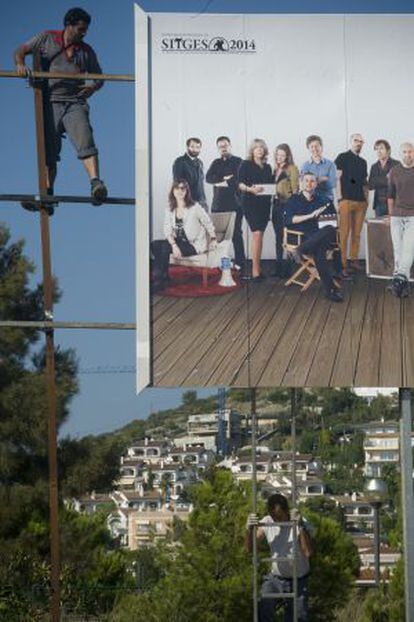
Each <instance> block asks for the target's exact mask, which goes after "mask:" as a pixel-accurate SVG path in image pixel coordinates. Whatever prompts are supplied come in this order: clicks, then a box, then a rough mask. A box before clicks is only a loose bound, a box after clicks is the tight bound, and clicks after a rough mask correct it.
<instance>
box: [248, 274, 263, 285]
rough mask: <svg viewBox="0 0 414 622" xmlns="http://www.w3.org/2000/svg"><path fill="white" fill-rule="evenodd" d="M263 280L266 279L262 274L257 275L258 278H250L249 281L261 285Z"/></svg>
mask: <svg viewBox="0 0 414 622" xmlns="http://www.w3.org/2000/svg"><path fill="white" fill-rule="evenodd" d="M265 278H266V277H265V276H264V275H263V274H259V275H258V276H252V278H251V279H250V280H251V281H252V283H261V282H262V281H264V280H265Z"/></svg>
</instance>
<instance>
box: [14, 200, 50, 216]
mask: <svg viewBox="0 0 414 622" xmlns="http://www.w3.org/2000/svg"><path fill="white" fill-rule="evenodd" d="M20 205H21V206H22V207H23V209H26V210H27V211H28V212H39V211H40V208H39V205H38V204H37V203H36V202H35V201H22V202H21V203H20ZM44 206H45V210H46V211H47V213H48V214H49V216H53V214H54V213H55V207H56V206H57V203H44Z"/></svg>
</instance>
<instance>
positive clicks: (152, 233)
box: [136, 9, 414, 388]
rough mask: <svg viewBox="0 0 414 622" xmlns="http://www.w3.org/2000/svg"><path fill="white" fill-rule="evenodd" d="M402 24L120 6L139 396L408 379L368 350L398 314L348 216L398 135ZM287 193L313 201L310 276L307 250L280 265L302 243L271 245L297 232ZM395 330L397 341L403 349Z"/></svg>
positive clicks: (403, 116) (360, 216) (403, 84)
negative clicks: (132, 113) (131, 40)
mask: <svg viewBox="0 0 414 622" xmlns="http://www.w3.org/2000/svg"><path fill="white" fill-rule="evenodd" d="M140 20H141V21H140ZM140 24H141V25H140ZM413 25H414V24H413V16H412V15H372V14H370V15H338V14H336V15H316V14H314V15H288V14H284V15H282V14H277V15H250V14H249V15H213V14H201V15H196V16H194V15H191V14H177V13H174V14H166V13H162V14H161V13H157V14H152V15H150V16H149V15H146V14H144V13H143V12H141V11H140V10H139V9H137V29H139V28H140V31H139V32H138V30H137V50H140V49H141V50H143V49H144V48H145V51H144V52H142V54H143V56H145V54H147V56H146V57H145V58H146V61H144V62H143V65H142V67H141V68H140V66H139V63H138V64H137V86H136V88H137V93H136V95H137V141H141V142H142V140H143V137H144V139H145V140H146V141H147V142H146V148H145V149H144V150H142V149H141V150H140V148H139V147H138V150H137V161H136V172H137V192H139V191H141V192H142V190H143V188H144V187H145V185H146V184H147V186H146V187H147V189H148V197H147V199H145V201H144V202H143V201H142V200H141V201H140V200H138V205H137V215H138V216H137V223H138V226H137V271H138V287H137V292H138V293H137V325H138V333H139V339H138V353H141V355H140V354H139V356H138V368H139V369H138V376H139V377H138V387H139V388H140V387H141V388H142V387H143V386H145V385H146V384H148V383H151V384H153V385H154V386H195V385H199V386H209V385H211V386H213V385H217V384H222V385H227V386H278V385H285V386H306V385H313V386H328V385H331V386H353V385H359V386H362V385H364V386H378V385H383V386H385V385H386V386H401V383H406V384H410V383H411V382H412V381H413V380H414V377H413V369H412V366H411V365H410V363H409V362H407V361H406V360H405V359H404V360H402V359H401V357H403V354H402V350H401V352H398V353H397V354H396V352H395V348H394V347H393V343H392V339H391V338H390V339H389V343H388V339H387V338H385V339H383V340H382V346H381V348H380V347H379V343H380V342H381V339H382V336H383V335H384V333H385V332H386V331H387V327H388V325H391V324H392V319H393V316H392V317H391V316H390V317H389V316H388V313H390V314H392V313H393V312H392V311H391V310H390V309H388V307H389V306H390V307H392V306H393V305H394V303H395V304H403V303H402V302H401V301H394V300H393V301H392V304H391V303H390V304H389V301H388V298H387V297H386V294H385V293H384V292H385V289H386V282H381V283H380V284H378V283H377V282H368V280H367V278H366V275H365V273H364V270H365V252H366V251H365V249H366V243H365V242H366V240H365V236H366V223H365V220H366V219H370V218H374V217H375V213H374V209H373V208H374V204H373V203H374V201H375V202H376V203H375V208H376V209H377V207H378V206H377V200H378V197H379V196H380V193H379V190H378V189H377V187H376V186H375V184H374V185H372V184H371V190H370V192H369V193H368V176H369V173H370V170H371V167H372V165H374V164H375V163H376V162H377V160H378V157H379V155H378V154H379V152H378V150H374V143H375V141H377V140H378V139H385V141H386V143H389V144H390V145H391V148H392V158H399V154H398V152H399V146H400V145H401V143H403V142H404V141H409V140H410V139H411V137H412V130H411V125H410V118H411V117H410V107H411V99H412V98H411V94H412V91H413V87H412V86H411V83H410V79H409V77H410V76H411V75H412V71H413V68H414V52H413V51H412V50H411V49H410V48H407V45H406V42H407V40H409V37H410V32H411V31H412V27H413ZM144 33H145V35H144ZM146 37H147V40H146ZM137 55H138V56H137V57H139V51H138V52H137ZM145 67H146V69H145ZM145 71H148V76H147V77H146V74H145ZM143 78H145V79H144V80H143ZM146 88H147V89H148V91H146ZM140 98H141V104H139V101H140ZM142 98H144V99H145V98H146V99H145V102H143V101H142ZM146 106H148V109H147V110H146ZM140 114H141V117H140ZM145 119H146V120H147V121H148V128H145V127H143V123H144V122H145ZM140 123H141V125H140ZM312 136H313V141H312V140H311V141H310V144H307V138H309V137H312ZM189 139H193V140H189ZM218 139H220V140H218ZM255 141H256V142H255ZM352 141H353V142H352ZM308 143H309V141H308ZM315 143H316V147H315ZM318 144H319V152H318ZM286 146H288V149H286ZM277 147H279V149H278V150H277ZM280 147H282V149H280ZM313 149H316V151H315V150H313ZM276 151H278V153H276ZM280 152H282V154H281V153H280ZM283 152H284V156H283ZM145 153H147V157H148V160H147V162H144V160H145ZM230 154H231V156H232V157H230ZM341 154H342V155H341ZM350 154H351V155H350ZM352 154H353V155H352ZM353 156H355V157H354V159H352V158H353ZM278 157H279V160H278V159H277V158H278ZM283 157H284V158H285V160H284V162H282V164H281V162H280V158H282V160H283ZM255 158H256V159H255ZM259 160H261V162H259V164H261V165H260V167H258V166H256V164H257V163H258V161H259ZM287 164H289V166H290V168H289V167H288V166H287ZM147 167H148V168H147ZM353 167H354V168H353ZM281 171H282V173H281ZM300 173H302V174H303V173H305V177H306V174H308V179H307V182H306V179H305V178H301V180H300V181H299V180H298V176H299V174H300ZM275 175H276V177H275ZM183 182H184V183H183ZM280 182H282V183H280ZM305 183H308V185H309V188H308V189H307V190H306V188H305V187H304V184H305ZM173 184H175V187H174V186H173ZM187 184H188V185H187ZM180 185H181V187H180ZM289 185H290V186H289ZM315 185H316V188H315V187H314V186H315ZM286 186H288V189H287V190H286ZM256 187H258V188H259V190H258V192H257V193H256V191H255V188H256ZM306 192H308V195H307V194H306ZM286 193H287V194H286ZM303 193H305V194H303ZM309 193H310V194H309ZM347 193H348V194H347ZM362 193H363V194H362ZM190 194H191V195H192V197H193V201H191V198H190ZM292 194H294V195H295V196H302V195H303V196H316V195H318V196H319V200H320V202H319V203H315V206H314V207H315V209H316V208H318V209H320V210H321V212H320V213H319V214H318V225H317V229H319V233H320V236H321V237H322V238H323V239H324V241H325V242H326V241H327V242H326V243H327V244H328V246H329V245H330V246H329V249H328V252H327V254H326V255H325V257H324V260H323V265H322V263H321V262H320V261H319V263H317V269H315V261H314V260H315V256H316V251H314V249H313V248H310V247H309V245H308V247H306V248H305V247H303V248H304V249H305V250H307V251H308V255H310V256H311V259H312V260H313V261H311V262H310V264H309V265H308V266H305V265H303V264H304V259H303V255H304V254H305V253H301V254H299V256H298V253H295V248H294V247H295V245H296V246H298V245H299V246H300V244H301V243H302V242H303V241H304V239H305V238H306V239H307V235H308V234H307V233H304V237H300V236H299V237H298V238H296V243H295V239H293V240H292V239H291V238H289V237H286V236H285V238H284V239H283V235H284V227H285V226H287V227H289V223H290V225H291V226H293V225H294V224H295V222H296V224H297V218H296V221H295V220H294V218H295V217H296V216H295V215H293V216H292V214H293V211H292V210H294V209H296V210H297V209H300V206H299V207H298V205H299V204H298V205H296V207H294V206H293V203H292V202H291V204H289V208H287V207H286V202H287V199H288V198H290V195H292ZM339 194H342V195H343V196H342V197H340V196H339ZM380 198H381V197H380ZM339 199H343V200H344V202H343V203H342V207H341V205H340V204H339V202H338V200H339ZM354 202H356V203H358V204H360V205H357V209H356V211H355V210H354ZM193 203H195V205H193ZM328 204H329V205H328ZM180 206H181V207H180ZM345 208H346V209H348V213H347V215H346V218H345ZM306 209H307V208H306ZM147 210H148V211H147ZM286 210H287V211H286ZM289 210H290V211H289ZM341 212H342V213H341ZM144 214H146V216H145V215H144ZM289 214H290V216H289ZM147 216H148V218H149V223H148V225H147V224H145V223H144V224H143V222H142V219H144V218H146V217H147ZM325 217H326V222H322V221H323V220H324V219H325ZM385 218H387V216H385ZM286 219H287V220H286ZM346 219H347V225H346V224H345V223H346ZM338 223H339V224H338ZM345 226H347V227H348V228H347V230H344V229H343V228H344V227H345ZM296 228H297V227H296ZM299 228H300V227H299ZM341 228H342V230H341ZM293 229H295V227H294V226H293ZM323 229H324V231H323V232H322V233H321V231H322V230H323ZM332 229H335V233H332ZM328 231H330V235H328ZM237 232H238V234H237ZM338 232H339V237H338ZM145 236H147V237H146V238H145ZM325 242H324V243H325ZM335 246H336V248H334V247H335ZM143 249H145V251H144V250H143ZM243 250H244V257H245V260H244V257H243ZM300 250H303V249H302V247H301V248H300ZM330 251H331V252H330ZM145 253H148V254H145ZM335 253H336V254H335ZM148 257H150V259H151V266H150V265H149V263H148ZM276 258H277V261H276ZM319 259H320V258H319ZM325 259H326V260H327V261H328V264H327V266H328V268H329V270H328V268H327V270H325ZM347 259H348V260H351V263H349V261H348V263H346V261H347ZM344 261H345V263H344ZM295 262H297V263H295ZM301 262H302V263H301ZM240 264H243V265H240ZM238 268H241V270H239V269H238ZM343 268H346V274H345V277H346V278H343V277H344V275H343V274H340V278H339V280H336V279H335V275H337V274H339V273H340V272H342V271H343V270H342V269H343ZM298 269H301V272H300V275H299V276H298V278H297V279H296V278H295V273H296V272H297V271H298ZM292 276H293V279H290V278H289V277H292ZM308 278H309V280H310V282H309V283H307V284H306V286H305V287H302V286H301V285H299V284H298V283H297V281H299V282H305V281H307V279H308ZM150 289H151V292H152V295H150ZM330 294H331V295H330ZM407 304H411V301H410V303H408V302H407ZM378 308H380V311H381V312H380V313H378V314H377V317H376V318H375V321H376V324H375V326H373V325H372V324H373V321H374V318H373V316H372V313H371V311H373V310H374V311H375V310H377V309H378ZM410 309H411V306H410ZM411 312H412V311H411ZM407 318H408V316H407V315H405V316H404V317H403V318H402V319H401V323H400V325H399V326H398V330H399V332H400V334H399V336H398V340H399V341H400V340H404V339H408V341H409V342H410V343H411V341H410V340H412V339H413V336H412V334H411V332H410V327H409V324H408V319H407ZM390 357H391V359H392V365H390ZM396 357H397V358H396ZM397 359H398V360H397ZM394 364H395V365H394ZM390 369H391V370H393V369H395V371H391V373H390ZM144 370H145V371H144Z"/></svg>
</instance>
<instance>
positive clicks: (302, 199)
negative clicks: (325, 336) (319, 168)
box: [284, 173, 343, 302]
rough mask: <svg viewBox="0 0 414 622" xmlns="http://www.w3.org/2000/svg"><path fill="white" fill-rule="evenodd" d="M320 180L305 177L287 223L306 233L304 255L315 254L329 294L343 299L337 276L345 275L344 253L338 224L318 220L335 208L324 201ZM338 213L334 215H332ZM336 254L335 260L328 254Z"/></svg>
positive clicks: (286, 212) (288, 208) (287, 213)
mask: <svg viewBox="0 0 414 622" xmlns="http://www.w3.org/2000/svg"><path fill="white" fill-rule="evenodd" d="M317 184H318V182H317V179H316V175H315V174H314V173H305V174H304V175H303V176H302V192H300V193H299V194H294V195H293V196H292V197H291V198H290V199H289V200H288V202H287V203H286V206H285V210H284V221H285V225H286V226H287V227H289V229H292V230H294V231H300V232H301V233H303V234H304V235H303V241H302V243H301V244H300V246H299V247H298V253H299V254H300V255H311V257H312V258H313V260H314V261H315V265H316V268H317V270H318V273H319V276H320V278H321V281H322V285H323V288H324V291H325V296H326V298H328V299H329V300H331V301H332V302H342V301H343V297H342V294H341V292H340V291H339V288H338V285H337V282H336V279H341V278H342V265H341V254H340V251H339V248H338V245H337V234H336V231H337V230H336V227H334V226H332V225H325V226H323V227H321V228H320V227H319V225H318V219H319V217H320V215H321V214H322V212H323V213H324V214H326V213H329V212H331V211H332V203H330V202H328V203H327V202H326V201H323V200H322V199H321V197H320V196H318V195H317V194H316V188H317ZM332 215H334V214H332ZM328 251H330V253H331V254H332V261H330V260H328V258H327V253H328Z"/></svg>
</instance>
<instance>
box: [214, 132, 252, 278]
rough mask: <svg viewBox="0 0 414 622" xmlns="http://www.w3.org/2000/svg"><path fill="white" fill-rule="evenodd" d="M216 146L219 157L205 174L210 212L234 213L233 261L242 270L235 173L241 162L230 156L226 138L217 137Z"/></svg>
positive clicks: (241, 244)
mask: <svg viewBox="0 0 414 622" xmlns="http://www.w3.org/2000/svg"><path fill="white" fill-rule="evenodd" d="M216 144H217V148H218V150H219V153H220V157H219V158H216V159H215V160H214V161H213V162H212V163H211V165H210V168H209V169H208V171H207V174H206V181H207V183H208V184H213V186H214V191H213V192H214V195H213V203H212V205H211V211H212V212H236V222H235V224H234V233H233V247H234V261H235V264H236V267H238V268H240V269H242V268H243V266H244V263H245V260H246V256H245V253H244V244H243V234H242V228H241V225H242V220H243V212H242V209H241V203H240V197H239V194H238V189H237V173H238V170H239V167H240V164H241V162H242V160H241V158H239V157H237V156H234V155H233V154H232V152H231V142H230V138H229V137H228V136H219V137H218V138H217V140H216Z"/></svg>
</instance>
